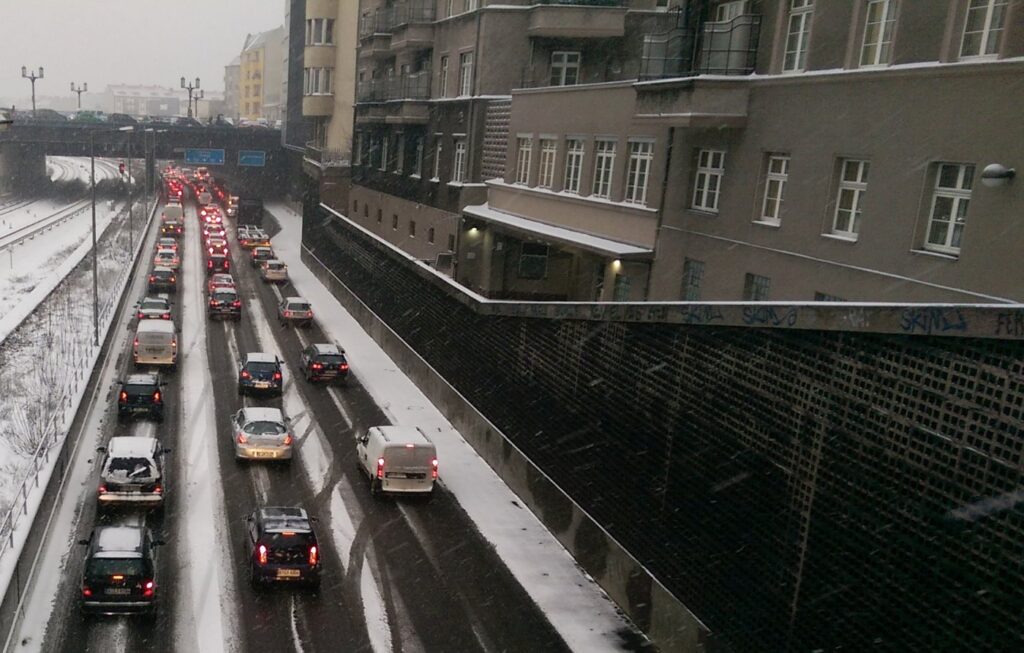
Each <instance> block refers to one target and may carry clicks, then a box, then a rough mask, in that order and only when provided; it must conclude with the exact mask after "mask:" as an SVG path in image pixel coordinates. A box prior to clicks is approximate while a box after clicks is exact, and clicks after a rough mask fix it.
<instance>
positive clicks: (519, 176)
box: [516, 136, 533, 184]
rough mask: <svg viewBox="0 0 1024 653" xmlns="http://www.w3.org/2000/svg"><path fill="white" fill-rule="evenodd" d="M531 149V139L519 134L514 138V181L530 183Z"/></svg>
mask: <svg viewBox="0 0 1024 653" xmlns="http://www.w3.org/2000/svg"><path fill="white" fill-rule="evenodd" d="M532 150H533V139H532V138H530V137H529V136H520V137H519V138H517V139H516V183H517V184H529V183H530V154H531V151H532Z"/></svg>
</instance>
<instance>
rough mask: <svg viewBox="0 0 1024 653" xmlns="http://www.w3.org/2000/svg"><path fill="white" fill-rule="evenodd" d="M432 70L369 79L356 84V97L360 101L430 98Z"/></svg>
mask: <svg viewBox="0 0 1024 653" xmlns="http://www.w3.org/2000/svg"><path fill="white" fill-rule="evenodd" d="M431 79H432V77H431V74H430V70H421V71H420V72H417V73H411V74H409V75H402V76H400V77H389V78H387V79H368V80H364V81H362V82H359V83H358V84H357V85H356V99H357V100H359V101H360V102H387V101H393V100H429V99H430V83H431Z"/></svg>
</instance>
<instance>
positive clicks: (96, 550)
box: [79, 517, 163, 615]
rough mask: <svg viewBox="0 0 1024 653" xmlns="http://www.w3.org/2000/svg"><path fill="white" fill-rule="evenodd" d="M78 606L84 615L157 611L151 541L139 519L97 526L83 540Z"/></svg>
mask: <svg viewBox="0 0 1024 653" xmlns="http://www.w3.org/2000/svg"><path fill="white" fill-rule="evenodd" d="M79 544H82V545H84V546H87V547H88V550H87V552H86V554H85V571H84V572H83V574H82V586H81V590H80V591H81V606H82V611H83V612H85V613H87V614H125V613H142V614H149V615H154V614H155V613H156V607H157V582H156V581H157V579H156V559H155V557H156V556H155V555H154V550H155V548H156V547H158V546H160V545H162V544H163V542H161V541H159V540H155V539H153V536H152V534H151V533H150V531H149V529H148V528H146V526H145V525H144V523H143V520H142V518H141V517H134V518H133V519H131V520H129V521H126V522H124V523H121V524H118V525H112V526H97V527H96V528H94V529H93V531H92V534H91V535H90V536H89V539H87V540H80V541H79Z"/></svg>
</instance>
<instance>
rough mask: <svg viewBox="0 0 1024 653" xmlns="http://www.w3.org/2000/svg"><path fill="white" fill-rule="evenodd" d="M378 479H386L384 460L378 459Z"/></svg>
mask: <svg viewBox="0 0 1024 653" xmlns="http://www.w3.org/2000/svg"><path fill="white" fill-rule="evenodd" d="M377 478H384V459H383V458H378V459H377Z"/></svg>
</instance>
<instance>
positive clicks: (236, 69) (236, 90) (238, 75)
mask: <svg viewBox="0 0 1024 653" xmlns="http://www.w3.org/2000/svg"><path fill="white" fill-rule="evenodd" d="M241 66H242V58H241V57H240V56H238V57H235V58H234V59H233V60H232V61H231V63H229V64H228V65H226V66H224V111H225V113H224V115H225V116H226V117H228V118H231V119H232V120H238V117H239V115H240V111H241V105H240V101H239V96H240V94H241V79H242V70H241Z"/></svg>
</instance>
